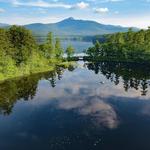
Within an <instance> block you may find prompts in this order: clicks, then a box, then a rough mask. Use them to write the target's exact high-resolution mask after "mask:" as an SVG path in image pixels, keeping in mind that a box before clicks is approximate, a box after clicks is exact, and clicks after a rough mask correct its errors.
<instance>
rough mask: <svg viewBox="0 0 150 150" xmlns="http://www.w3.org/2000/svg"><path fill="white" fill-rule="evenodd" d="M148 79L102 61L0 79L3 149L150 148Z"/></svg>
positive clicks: (142, 68) (142, 70)
mask: <svg viewBox="0 0 150 150" xmlns="http://www.w3.org/2000/svg"><path fill="white" fill-rule="evenodd" d="M149 84H150V66H149V65H140V64H122V63H102V62H101V63H88V62H85V63H83V62H78V66H77V67H73V66H70V67H69V68H68V69H64V68H57V69H56V70H55V71H53V72H47V73H44V74H38V75H34V76H29V77H25V78H20V79H14V80H9V81H5V82H3V83H0V150H100V149H101V150H150V142H149V140H150V87H149Z"/></svg>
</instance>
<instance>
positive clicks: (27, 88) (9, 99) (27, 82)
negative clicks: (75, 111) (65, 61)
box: [0, 66, 75, 115]
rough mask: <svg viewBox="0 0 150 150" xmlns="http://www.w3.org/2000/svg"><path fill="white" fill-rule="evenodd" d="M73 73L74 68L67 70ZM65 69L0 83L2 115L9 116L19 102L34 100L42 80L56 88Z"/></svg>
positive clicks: (59, 68)
mask: <svg viewBox="0 0 150 150" xmlns="http://www.w3.org/2000/svg"><path fill="white" fill-rule="evenodd" d="M67 69H68V70H69V71H73V70H74V69H75V68H74V66H69V67H68V68H67ZM64 71H65V68H63V67H57V68H56V69H55V70H54V71H51V72H45V73H39V74H34V75H31V76H27V77H22V78H17V79H12V80H7V81H5V82H2V83H0V113H1V114H5V115H9V114H10V113H11V111H12V108H13V106H14V104H15V103H16V101H17V100H21V99H23V100H25V101H28V100H32V99H33V98H34V96H35V95H36V92H37V88H38V83H39V81H40V80H47V81H49V83H50V84H51V87H53V88H54V87H55V86H56V80H61V79H62V75H63V72H64Z"/></svg>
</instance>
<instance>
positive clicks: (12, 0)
mask: <svg viewBox="0 0 150 150" xmlns="http://www.w3.org/2000/svg"><path fill="white" fill-rule="evenodd" d="M0 2H5V3H11V4H12V5H14V6H27V7H40V8H64V9H73V8H75V9H85V8H87V7H88V6H89V4H88V3H85V2H83V1H82V2H79V3H76V4H66V3H61V2H59V1H58V0H53V2H46V1H44V0H38V1H30V2H21V1H19V0H8V1H4V0H0Z"/></svg>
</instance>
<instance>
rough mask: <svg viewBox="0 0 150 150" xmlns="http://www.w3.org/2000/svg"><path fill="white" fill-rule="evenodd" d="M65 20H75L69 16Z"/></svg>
mask: <svg viewBox="0 0 150 150" xmlns="http://www.w3.org/2000/svg"><path fill="white" fill-rule="evenodd" d="M66 20H75V19H74V18H73V17H69V18H67V19H66Z"/></svg>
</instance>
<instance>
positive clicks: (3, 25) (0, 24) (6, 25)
mask: <svg viewBox="0 0 150 150" xmlns="http://www.w3.org/2000/svg"><path fill="white" fill-rule="evenodd" d="M8 26H9V25H8V24H5V23H0V28H3V27H8Z"/></svg>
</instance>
